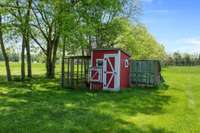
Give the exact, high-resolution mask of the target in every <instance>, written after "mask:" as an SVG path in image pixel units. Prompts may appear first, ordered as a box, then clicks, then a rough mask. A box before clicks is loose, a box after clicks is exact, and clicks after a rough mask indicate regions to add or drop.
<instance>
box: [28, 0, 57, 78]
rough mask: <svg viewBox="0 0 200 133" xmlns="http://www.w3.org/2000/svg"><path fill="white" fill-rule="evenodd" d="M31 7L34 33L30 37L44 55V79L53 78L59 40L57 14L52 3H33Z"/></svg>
mask: <svg viewBox="0 0 200 133" xmlns="http://www.w3.org/2000/svg"><path fill="white" fill-rule="evenodd" d="M33 5H34V7H33V8H34V10H33V14H34V18H35V22H34V23H33V24H32V26H33V27H34V28H35V31H36V33H35V34H32V35H31V37H32V38H33V40H34V41H35V42H36V44H38V45H39V46H40V48H41V49H42V50H43V52H44V54H45V55H46V71H47V72H46V77H47V78H54V76H55V63H56V54H57V49H58V44H59V39H60V32H59V25H58V22H57V20H56V15H57V13H58V12H56V10H55V8H54V2H53V1H49V0H47V1H38V2H36V1H35V2H33ZM37 34H40V35H41V37H40V38H37V37H36V36H37ZM41 40H42V41H43V42H45V43H46V44H45V46H44V45H42V43H43V42H41Z"/></svg>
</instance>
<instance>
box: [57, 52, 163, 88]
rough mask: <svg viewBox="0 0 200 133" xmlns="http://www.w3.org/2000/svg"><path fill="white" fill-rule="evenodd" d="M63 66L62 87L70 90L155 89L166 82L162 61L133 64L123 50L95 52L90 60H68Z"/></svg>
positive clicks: (76, 58)
mask: <svg viewBox="0 0 200 133" xmlns="http://www.w3.org/2000/svg"><path fill="white" fill-rule="evenodd" d="M62 66H63V67H62V68H63V69H62V74H61V85H62V87H67V88H74V89H78V88H90V89H94V90H99V89H100V90H110V91H119V90H120V89H124V88H128V87H135V86H142V87H153V86H157V85H159V84H160V83H161V82H162V81H163V79H162V76H161V65H160V62H159V61H156V60H130V59H129V57H128V55H127V54H126V53H124V52H123V51H121V50H120V49H105V50H104V49H100V50H99V49H95V50H93V51H92V54H91V56H69V57H66V58H64V61H63V64H62ZM125 81H127V82H125Z"/></svg>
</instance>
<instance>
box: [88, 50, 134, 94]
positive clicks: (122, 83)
mask: <svg viewBox="0 0 200 133" xmlns="http://www.w3.org/2000/svg"><path fill="white" fill-rule="evenodd" d="M129 58H130V56H129V54H127V53H126V52H124V51H122V50H121V49H114V48H113V49H93V51H92V53H91V66H90V74H89V81H90V89H95V90H99V89H102V90H110V91H119V90H120V89H123V88H127V87H128V86H129V67H130V65H129Z"/></svg>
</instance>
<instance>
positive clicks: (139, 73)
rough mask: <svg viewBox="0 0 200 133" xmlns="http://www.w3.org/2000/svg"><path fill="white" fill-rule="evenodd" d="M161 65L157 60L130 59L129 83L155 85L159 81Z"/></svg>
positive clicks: (133, 84)
mask: <svg viewBox="0 0 200 133" xmlns="http://www.w3.org/2000/svg"><path fill="white" fill-rule="evenodd" d="M160 71H161V66H160V62H159V61H158V60H132V61H131V68H130V85H132V86H155V85H158V84H160V82H161V74H160Z"/></svg>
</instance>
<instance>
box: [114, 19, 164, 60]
mask: <svg viewBox="0 0 200 133" xmlns="http://www.w3.org/2000/svg"><path fill="white" fill-rule="evenodd" d="M120 21H121V25H122V26H123V28H122V31H121V35H120V36H119V37H118V38H117V46H118V47H121V48H122V49H124V50H125V51H128V52H129V53H130V54H131V55H132V58H133V59H159V60H163V59H164V58H165V50H164V46H162V45H161V44H159V43H158V42H157V41H156V39H155V38H154V37H153V36H152V35H151V34H150V33H149V32H148V30H147V28H146V27H145V26H144V25H141V24H131V23H130V22H129V21H127V20H126V19H121V20H120Z"/></svg>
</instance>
